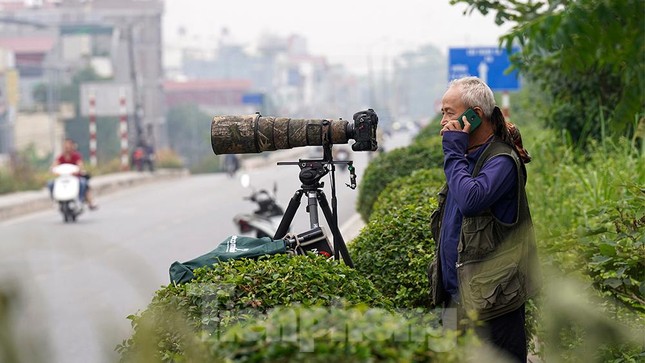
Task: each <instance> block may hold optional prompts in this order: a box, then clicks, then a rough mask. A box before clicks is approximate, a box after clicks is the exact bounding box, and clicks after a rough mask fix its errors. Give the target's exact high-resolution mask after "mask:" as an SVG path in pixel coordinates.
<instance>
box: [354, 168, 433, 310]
mask: <svg viewBox="0 0 645 363" xmlns="http://www.w3.org/2000/svg"><path fill="white" fill-rule="evenodd" d="M442 175H443V174H442V171H441V170H440V169H422V170H418V171H415V172H414V173H412V174H411V175H410V176H407V177H401V178H399V179H396V180H395V181H393V182H391V183H390V184H389V185H388V186H387V187H386V188H385V189H384V191H383V193H381V195H380V196H379V198H378V200H377V202H376V203H375V207H374V212H373V213H372V217H371V218H370V221H369V223H368V224H367V226H366V227H365V228H363V230H362V231H361V233H360V234H359V235H358V236H357V237H356V238H355V239H354V240H352V242H351V243H350V245H349V250H350V254H351V256H352V259H353V261H354V263H355V265H356V269H357V270H358V271H360V272H361V273H362V274H364V275H365V276H366V277H367V278H368V279H369V280H371V281H372V282H373V283H374V285H376V286H377V287H378V288H379V290H381V291H382V292H383V294H384V295H385V296H387V297H388V298H390V299H392V301H393V302H394V304H395V305H396V306H397V307H401V308H413V307H429V301H428V292H429V291H428V281H427V280H428V279H427V277H426V276H427V274H426V271H427V268H428V264H429V263H430V261H431V260H432V257H433V256H434V240H433V239H432V236H431V234H430V215H431V214H432V211H433V210H434V209H435V208H436V206H437V202H436V195H437V192H438V190H439V188H440V187H441V185H442V180H441V178H442Z"/></svg>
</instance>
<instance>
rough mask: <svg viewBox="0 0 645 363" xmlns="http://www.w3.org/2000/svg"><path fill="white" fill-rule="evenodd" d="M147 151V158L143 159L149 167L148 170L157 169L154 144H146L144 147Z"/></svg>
mask: <svg viewBox="0 0 645 363" xmlns="http://www.w3.org/2000/svg"><path fill="white" fill-rule="evenodd" d="M143 150H144V152H145V158H144V159H143V163H144V166H145V167H147V168H148V171H150V172H153V171H155V148H154V147H153V146H152V144H149V143H148V144H145V145H144V147H143Z"/></svg>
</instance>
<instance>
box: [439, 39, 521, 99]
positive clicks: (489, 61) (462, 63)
mask: <svg viewBox="0 0 645 363" xmlns="http://www.w3.org/2000/svg"><path fill="white" fill-rule="evenodd" d="M517 51H519V48H517V47H515V48H513V51H512V53H515V52H517ZM510 65H511V62H510V60H509V58H508V53H507V52H506V49H501V48H498V47H473V48H450V49H449V53H448V82H450V81H452V80H453V79H457V78H461V77H466V76H477V77H479V78H481V79H482V80H483V81H484V82H486V84H488V86H489V87H490V88H491V89H492V90H493V91H516V90H518V89H520V82H519V79H518V74H517V71H513V72H511V73H509V74H504V71H505V70H506V69H507V68H508V67H509V66H510Z"/></svg>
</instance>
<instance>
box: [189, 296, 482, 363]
mask: <svg viewBox="0 0 645 363" xmlns="http://www.w3.org/2000/svg"><path fill="white" fill-rule="evenodd" d="M474 342H475V339H474V337H473V336H472V334H467V335H465V336H461V337H457V335H456V334H454V333H453V332H449V333H445V332H443V331H441V329H440V328H437V327H436V323H435V324H433V322H432V320H429V319H428V317H427V316H424V315H422V314H418V315H415V314H412V315H409V316H403V315H401V314H397V313H393V312H389V311H387V310H383V309H373V308H372V309H370V308H369V307H367V306H358V307H355V308H353V309H339V308H332V309H323V308H316V309H311V308H302V307H297V308H290V309H279V310H275V311H272V312H271V313H270V314H269V315H268V316H267V318H266V319H262V320H255V321H248V322H245V323H243V324H239V325H236V326H234V327H231V328H230V329H228V330H227V331H226V332H225V333H224V334H223V335H222V336H220V337H210V338H209V339H208V341H207V344H208V348H209V349H208V354H206V355H202V356H199V357H195V358H196V359H194V361H211V362H212V361H227V360H228V361H233V360H235V361H238V362H302V363H305V362H306V363H309V362H463V361H466V360H467V356H468V352H469V351H468V348H469V347H471V346H472V345H473V343H474ZM479 361H482V360H479Z"/></svg>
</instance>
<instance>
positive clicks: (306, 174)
mask: <svg viewBox="0 0 645 363" xmlns="http://www.w3.org/2000/svg"><path fill="white" fill-rule="evenodd" d="M336 164H347V165H348V169H349V171H350V175H351V179H350V180H351V185H350V184H348V185H347V186H349V187H350V188H352V189H354V188H356V174H355V173H354V166H353V162H352V161H334V160H333V158H332V156H331V145H324V146H323V158H322V159H300V160H299V161H297V162H294V161H283V162H278V165H298V166H299V167H300V174H299V178H300V181H301V182H302V185H301V187H300V189H298V190H297V191H296V192H295V193H294V195H293V197H291V200H289V206H288V207H287V210H286V211H285V213H284V216H283V217H282V220H281V221H280V225H279V226H278V229H277V230H276V232H275V235H274V236H273V238H274V239H279V238H283V237H284V236H285V235H286V234H287V232H288V230H289V226H290V225H291V222H292V221H293V217H294V216H295V214H296V211H297V210H298V207H299V206H300V201H301V199H302V196H303V195H304V194H307V213H309V223H310V226H311V228H312V229H313V228H316V227H320V223H319V220H318V204H320V208H321V209H322V211H323V215H324V216H325V219H326V220H327V223H328V224H329V228H330V229H331V232H332V236H333V237H334V243H333V246H334V259H336V260H338V258H339V252H340V254H342V257H343V261H344V262H345V264H346V265H347V266H349V267H354V263H353V262H352V259H351V258H350V256H349V252H348V251H347V246H346V245H345V241H344V240H343V236H342V235H341V233H340V230H339V229H338V213H337V201H336V185H335V184H336V180H335V175H334V172H335V165H336ZM330 169H331V193H332V199H331V201H332V208H330V207H329V203H328V202H327V197H326V196H325V193H324V192H323V191H322V189H321V188H322V187H323V185H324V184H323V183H321V182H320V178H322V177H323V176H325V175H327V173H329V171H330Z"/></svg>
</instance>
